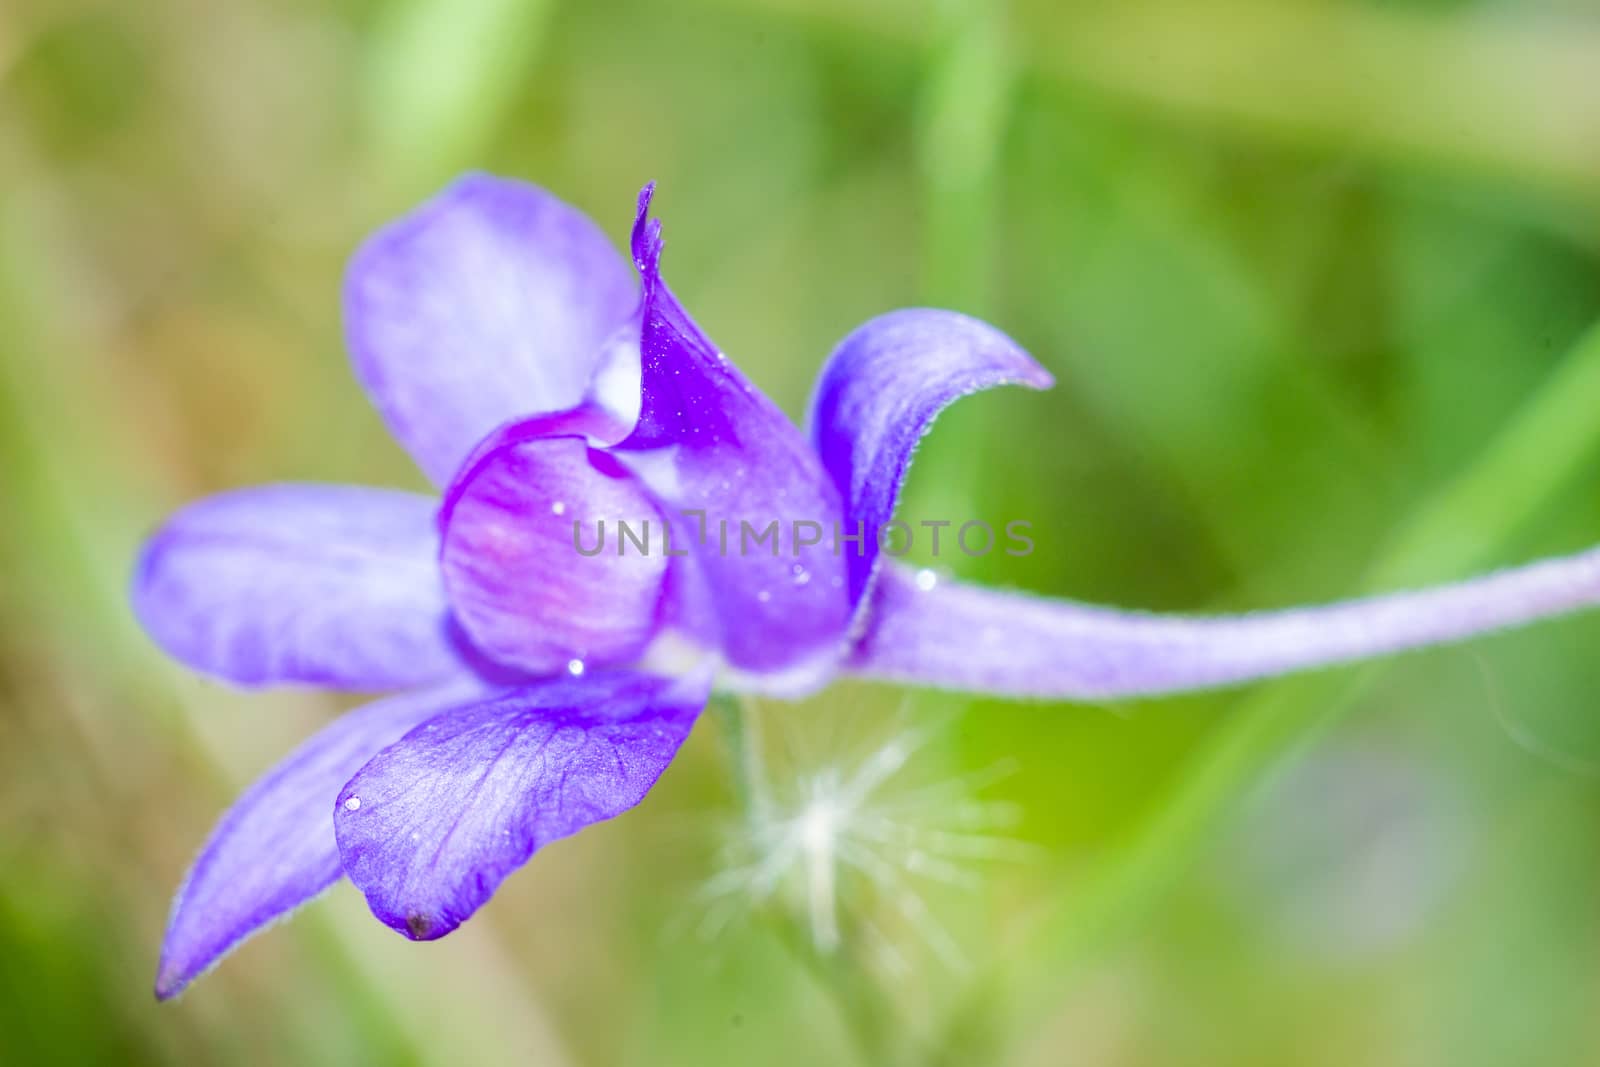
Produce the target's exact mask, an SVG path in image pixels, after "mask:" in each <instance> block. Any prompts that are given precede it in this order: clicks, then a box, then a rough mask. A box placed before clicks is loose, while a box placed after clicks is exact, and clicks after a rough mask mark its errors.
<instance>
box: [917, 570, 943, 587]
mask: <svg viewBox="0 0 1600 1067" xmlns="http://www.w3.org/2000/svg"><path fill="white" fill-rule="evenodd" d="M938 584H939V576H938V575H937V574H935V573H933V571H931V570H929V569H928V568H926V567H924V568H922V569H921V570H920V571H918V572H917V588H918V589H920V590H922V591H923V592H924V593H926V592H929V591H931V590H932V589H933V587H934V586H936V585H938Z"/></svg>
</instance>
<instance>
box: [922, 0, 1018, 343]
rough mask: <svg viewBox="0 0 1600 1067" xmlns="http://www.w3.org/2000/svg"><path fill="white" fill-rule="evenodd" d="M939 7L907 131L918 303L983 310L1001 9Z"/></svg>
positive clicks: (1005, 107) (1006, 77) (997, 134)
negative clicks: (913, 178) (913, 164)
mask: <svg viewBox="0 0 1600 1067" xmlns="http://www.w3.org/2000/svg"><path fill="white" fill-rule="evenodd" d="M943 6H944V12H943V18H942V20H940V21H941V32H940V39H939V41H938V43H937V44H936V45H935V47H934V49H933V52H932V55H931V56H930V58H929V61H928V69H927V80H926V82H925V83H924V86H923V96H922V101H921V114H920V115H919V121H918V126H917V165H918V170H919V171H920V172H921V179H922V188H923V195H924V197H925V200H924V214H925V226H924V230H923V239H924V247H923V250H922V256H921V259H922V264H923V280H922V288H923V294H924V299H925V300H926V301H927V302H928V303H930V304H934V305H938V306H944V307H954V308H959V309H960V310H963V311H967V312H970V313H972V314H976V315H982V314H983V313H984V312H985V311H986V310H987V308H986V305H987V303H988V299H989V295H990V288H991V284H992V278H991V267H992V264H993V259H994V250H993V247H992V244H993V241H992V234H993V230H994V212H995V199H996V198H995V184H996V182H995V176H996V163H997V162H998V159H999V155H1000V146H1001V142H1002V140H1003V139H1004V136H1005V129H1006V124H1007V117H1008V114H1009V111H1010V101H1011V87H1012V80H1013V79H1012V74H1011V71H1012V67H1011V61H1010V49H1009V47H1008V45H1007V39H1006V28H1005V23H1004V21H1003V11H1002V10H1001V9H1000V8H999V6H998V5H993V4H989V3H986V2H984V0H951V2H949V3H946V4H945V5H943Z"/></svg>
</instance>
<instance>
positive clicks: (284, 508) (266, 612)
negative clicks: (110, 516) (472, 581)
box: [132, 485, 467, 691]
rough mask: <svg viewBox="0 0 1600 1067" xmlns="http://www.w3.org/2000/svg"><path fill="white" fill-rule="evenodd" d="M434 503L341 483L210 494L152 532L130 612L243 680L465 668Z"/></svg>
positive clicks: (183, 654) (386, 677) (194, 663)
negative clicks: (442, 573)
mask: <svg viewBox="0 0 1600 1067" xmlns="http://www.w3.org/2000/svg"><path fill="white" fill-rule="evenodd" d="M438 543H439V538H438V532H437V530H436V528H435V525H434V502H433V501H432V500H430V499H428V498H427V497H423V496H417V495H415V494H412V493H400V492H394V491H391V490H385V489H367V488H360V487H356V486H335V485H269V486H261V487H258V488H254V489H240V490H235V491H233V492H228V493H222V494H220V495H218V496H213V497H209V498H207V499H205V500H201V501H199V502H198V503H195V504H191V505H189V506H188V507H186V508H184V509H183V510H182V511H179V512H178V513H177V514H176V515H174V516H173V517H172V518H171V519H169V520H168V521H167V524H166V525H165V526H164V527H162V528H161V530H160V531H159V532H157V533H156V535H155V536H154V537H152V538H151V539H150V541H149V543H148V544H146V546H145V549H144V554H143V556H142V557H141V558H140V561H139V565H138V569H137V570H136V572H135V574H134V579H133V588H132V599H133V609H134V613H135V614H136V615H137V616H138V617H139V621H140V622H141V623H142V624H143V625H144V628H145V630H146V631H148V632H149V634H150V636H151V637H153V638H154V639H155V640H156V643H158V644H159V645H161V647H162V648H164V649H165V650H166V651H167V652H168V653H169V654H170V655H172V656H173V657H174V658H176V659H179V660H181V661H182V662H184V663H185V664H187V665H188V666H190V667H193V668H194V669H195V670H197V671H201V672H203V673H205V674H210V675H214V676H216V677H219V678H223V679H225V680H227V681H230V682H234V683H236V684H238V685H245V686H257V685H270V684H273V683H279V682H298V683H305V684H309V685H324V686H330V687H333V688H338V689H355V690H368V691H380V690H385V689H402V688H410V687H412V686H416V685H425V684H429V683H431V682H436V681H439V680H441V679H444V678H448V677H451V676H452V675H455V674H459V673H462V672H464V671H465V670H467V667H466V665H465V664H464V663H463V660H462V658H461V655H460V653H459V652H458V650H457V646H456V643H455V638H454V635H453V630H452V626H451V622H450V617H449V611H448V609H447V607H446V605H445V599H444V589H443V587H442V585H441V584H440V581H439V565H438V560H437V556H438V551H439V549H438Z"/></svg>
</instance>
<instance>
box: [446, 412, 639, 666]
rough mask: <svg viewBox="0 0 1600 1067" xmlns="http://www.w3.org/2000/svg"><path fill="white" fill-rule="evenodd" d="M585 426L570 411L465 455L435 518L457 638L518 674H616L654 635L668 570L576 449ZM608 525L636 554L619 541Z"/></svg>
mask: <svg viewBox="0 0 1600 1067" xmlns="http://www.w3.org/2000/svg"><path fill="white" fill-rule="evenodd" d="M602 419H603V417H602ZM592 426H593V423H592V421H591V420H590V413H588V412H587V411H584V410H581V409H580V410H575V411H573V412H567V413H561V414H558V415H554V416H540V417H538V418H535V419H531V420H528V421H526V422H521V423H512V424H509V425H507V426H505V427H503V428H501V429H500V430H498V431H496V432H495V433H493V434H491V435H490V436H489V437H488V438H486V439H485V440H484V442H483V443H482V444H480V445H479V447H478V448H477V449H475V450H474V452H473V454H472V456H471V458H470V459H469V460H468V462H467V463H466V465H465V466H464V467H463V468H462V471H461V474H460V475H459V476H458V477H457V478H456V480H455V482H453V483H452V484H451V486H450V490H449V492H448V493H447V494H446V496H445V504H444V508H443V510H442V511H441V513H440V525H441V527H442V529H443V536H444V546H443V551H442V553H441V555H440V566H441V568H442V570H443V572H444V580H445V586H446V589H447V591H448V595H449V598H450V603H451V605H452V607H453V608H454V610H455V614H456V618H457V619H459V620H460V622H461V627H462V629H463V630H464V631H465V632H466V633H467V635H468V636H469V637H470V638H471V640H472V643H473V645H474V646H475V647H477V648H478V649H479V650H480V651H482V652H483V653H484V654H485V655H487V656H489V657H490V658H491V659H494V660H495V661H497V662H500V663H504V664H507V665H509V666H513V667H516V668H518V669H520V670H523V671H526V672H528V673H530V674H535V675H539V674H549V673H553V672H555V671H559V670H562V669H564V668H567V667H568V666H569V664H571V665H572V666H573V668H574V669H575V670H581V669H584V668H583V666H581V665H587V666H598V665H603V664H611V663H621V662H626V661H628V660H631V659H633V658H634V657H635V656H637V655H638V653H639V652H640V651H642V650H643V648H644V646H645V645H646V644H647V643H648V642H649V640H650V638H651V637H652V636H653V635H654V633H655V630H656V615H657V605H658V603H659V601H660V599H661V590H662V585H663V581H664V577H665V574H666V570H667V565H668V563H669V562H670V561H669V559H668V558H667V557H666V556H665V555H664V554H663V551H662V549H663V546H662V544H661V537H662V530H663V526H664V524H663V522H662V519H661V513H660V512H659V511H658V510H657V508H656V506H655V504H654V502H652V501H651V499H650V497H649V496H648V495H647V494H646V493H645V490H644V487H643V486H642V485H640V484H639V483H638V481H637V480H635V479H634V477H633V476H632V475H631V474H629V473H628V472H627V471H626V470H624V469H622V468H621V467H620V466H619V465H618V464H617V462H616V461H615V460H614V459H612V458H611V457H610V456H608V455H606V454H605V453H603V452H599V451H595V450H592V449H591V448H590V447H589V446H588V444H587V441H586V439H585V437H584V436H582V432H583V430H584V429H585V428H586V427H592ZM619 522H623V523H626V524H627V526H628V528H629V529H630V530H631V531H633V533H634V535H635V536H638V537H642V538H643V542H644V543H643V546H642V547H640V546H637V545H635V544H634V543H633V542H629V541H625V540H623V539H622V534H621V530H620V529H619V526H618V524H619ZM652 532H653V534H654V537H653V538H652ZM591 553H592V554H591Z"/></svg>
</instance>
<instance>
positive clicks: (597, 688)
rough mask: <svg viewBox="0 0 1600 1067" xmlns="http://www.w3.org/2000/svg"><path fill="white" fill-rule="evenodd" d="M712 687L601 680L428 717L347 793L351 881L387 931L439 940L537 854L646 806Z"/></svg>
mask: <svg viewBox="0 0 1600 1067" xmlns="http://www.w3.org/2000/svg"><path fill="white" fill-rule="evenodd" d="M709 690H710V687H709V683H708V681H707V680H706V678H705V677H703V676H697V677H694V678H687V679H679V680H676V681H669V680H667V679H664V678H657V677H654V676H651V675H645V674H636V673H632V672H622V671H617V672H601V673H597V674H594V675H590V676H588V677H585V678H582V679H565V680H559V681H550V682H545V683H540V684H537V685H534V686H530V687H528V688H525V689H520V690H518V691H516V692H513V693H510V694H507V695H505V696H501V697H498V698H495V699H492V700H488V701H485V702H482V703H480V704H476V705H473V706H468V707H462V708H458V709H455V710H452V711H449V712H446V713H444V714H442V715H439V716H437V717H436V718H434V719H431V720H429V721H428V722H427V723H424V724H423V725H421V726H419V727H417V728H416V729H414V730H412V731H411V732H410V733H408V734H407V735H406V736H405V737H404V738H402V739H401V740H400V741H398V742H396V743H395V744H393V745H390V746H389V747H388V748H387V749H385V750H384V751H383V752H381V753H379V754H378V755H377V756H376V757H374V758H373V759H372V761H371V762H369V763H368V764H367V765H366V766H365V767H363V768H362V769H361V771H360V772H359V773H358V774H356V776H355V777H354V778H352V779H351V780H350V782H349V784H347V785H346V786H345V787H344V789H343V790H341V791H340V793H339V797H338V801H339V802H338V806H337V807H336V808H335V809H334V827H335V830H336V832H337V835H338V840H339V851H340V854H341V855H342V856H343V858H344V869H345V873H347V874H348V875H349V876H350V879H351V881H353V882H355V884H356V885H357V886H359V887H360V888H361V890H362V892H364V893H365V894H366V895H367V903H368V904H369V905H370V906H371V908H372V911H373V914H375V915H377V917H378V918H379V919H381V920H383V922H384V923H386V924H387V925H389V926H391V927H393V928H394V929H395V930H398V931H399V932H400V933H403V934H405V935H406V936H407V937H410V938H413V939H415V940H430V939H432V938H436V937H442V936H444V935H445V934H447V933H449V932H450V931H451V930H454V929H455V928H456V927H457V926H459V925H460V924H461V923H462V922H463V921H464V920H465V919H466V918H467V917H468V916H470V915H471V914H472V913H473V912H474V911H476V910H477V909H478V908H479V907H480V906H481V905H482V904H483V903H484V902H485V901H487V900H488V899H489V897H490V896H492V895H493V894H494V891H495V889H496V888H498V887H499V885H500V883H501V881H503V880H504V879H505V877H506V876H507V875H508V874H510V873H511V872H512V871H514V870H516V869H517V868H518V867H520V866H522V864H524V863H526V862H527V861H528V858H529V857H530V856H532V855H533V853H534V852H536V851H537V850H538V849H540V848H542V847H543V846H544V845H546V844H548V843H549V842H551V841H554V840H556V839H558V838H562V837H566V836H567V835H569V834H573V833H576V832H578V831H579V830H581V829H583V828H584V827H585V826H588V825H589V824H591V823H595V822H599V821H601V820H602V819H609V818H612V817H613V816H616V815H620V814H621V813H622V812H624V811H626V810H628V809H629V808H631V807H633V806H634V805H635V804H637V803H638V802H639V801H640V800H642V799H643V798H644V795H645V793H647V792H648V791H649V790H650V787H651V786H653V785H654V784H655V782H656V779H657V778H659V777H660V776H661V772H662V771H664V770H665V769H666V767H667V764H668V763H670V762H671V761H672V758H673V757H674V756H675V755H676V754H677V752H678V747H679V746H680V745H681V744H682V743H683V740H684V738H686V737H687V736H688V735H689V730H690V728H691V727H693V725H694V721H695V718H696V716H697V715H698V714H699V712H700V709H701V708H702V707H703V706H704V704H705V701H706V697H707V695H708V693H709Z"/></svg>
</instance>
